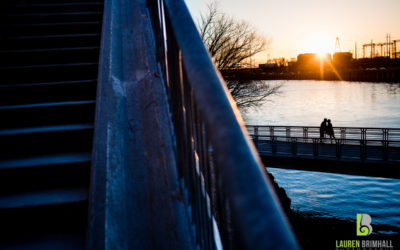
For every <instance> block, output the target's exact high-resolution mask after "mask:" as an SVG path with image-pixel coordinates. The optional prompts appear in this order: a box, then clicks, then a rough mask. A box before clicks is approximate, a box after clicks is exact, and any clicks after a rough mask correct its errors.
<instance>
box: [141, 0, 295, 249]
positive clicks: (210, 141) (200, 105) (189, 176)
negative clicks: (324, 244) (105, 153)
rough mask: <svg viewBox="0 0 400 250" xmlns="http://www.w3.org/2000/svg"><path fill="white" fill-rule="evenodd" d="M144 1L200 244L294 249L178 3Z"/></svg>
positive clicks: (238, 121)
mask: <svg viewBox="0 0 400 250" xmlns="http://www.w3.org/2000/svg"><path fill="white" fill-rule="evenodd" d="M146 6H147V7H148V9H149V16H150V19H151V21H152V25H153V32H154V37H155V40H156V47H157V49H158V53H157V57H158V61H159V65H160V68H161V69H163V70H162V72H163V76H162V78H163V79H164V80H165V86H166V92H167V94H168V100H169V103H170V110H171V115H172V120H173V123H174V129H175V136H176V144H177V148H176V158H177V162H178V171H179V175H180V177H181V178H182V188H183V189H184V190H185V191H184V195H183V196H184V197H183V199H184V200H185V201H186V202H187V206H188V207H189V210H190V211H191V215H192V223H193V224H194V225H195V228H196V230H195V231H196V233H195V234H196V242H197V244H198V245H199V246H200V248H201V249H218V248H219V247H220V246H219V244H218V239H217V238H218V237H219V235H220V236H221V241H222V246H223V247H224V248H226V249H233V248H241V249H297V248H298V246H297V243H296V240H295V238H294V236H293V233H292V232H291V230H290V226H289V224H288V222H287V220H286V218H285V215H284V214H283V212H282V209H281V208H280V205H279V202H278V200H277V198H276V195H275V193H274V191H273V189H272V185H271V184H270V183H269V180H268V179H267V177H266V175H265V173H264V167H263V165H262V163H261V160H260V158H259V156H258V154H257V151H256V149H255V147H254V145H253V143H252V142H251V140H250V138H249V137H248V136H246V134H247V131H246V128H245V126H244V123H243V120H242V118H241V116H240V114H239V111H238V109H237V107H236V105H235V102H234V101H233V99H232V97H231V95H230V94H229V91H228V89H227V87H226V85H225V82H224V80H223V79H222V77H221V75H220V74H219V73H218V71H217V70H216V68H215V67H214V65H213V64H212V61H211V58H210V56H209V54H208V52H207V51H206V49H205V47H204V44H203V42H202V40H201V38H200V36H199V34H198V31H197V29H196V27H195V25H194V23H193V20H192V18H191V16H190V14H189V12H188V10H187V7H186V5H185V4H184V2H183V0H147V1H146ZM214 222H216V223H214ZM215 224H217V226H215Z"/></svg>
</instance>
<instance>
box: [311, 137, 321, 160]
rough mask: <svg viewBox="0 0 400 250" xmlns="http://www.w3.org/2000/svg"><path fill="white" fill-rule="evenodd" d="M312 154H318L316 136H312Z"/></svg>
mask: <svg viewBox="0 0 400 250" xmlns="http://www.w3.org/2000/svg"><path fill="white" fill-rule="evenodd" d="M312 141H313V155H314V156H318V154H319V152H318V146H319V139H318V138H313V139H312Z"/></svg>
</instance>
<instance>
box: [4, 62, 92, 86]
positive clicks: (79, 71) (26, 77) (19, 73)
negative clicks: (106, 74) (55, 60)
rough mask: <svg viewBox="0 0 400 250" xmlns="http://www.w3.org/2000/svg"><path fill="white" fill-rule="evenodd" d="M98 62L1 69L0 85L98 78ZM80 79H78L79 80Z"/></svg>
mask: <svg viewBox="0 0 400 250" xmlns="http://www.w3.org/2000/svg"><path fill="white" fill-rule="evenodd" d="M97 68H98V64H97V62H90V63H68V64H46V65H32V66H11V67H0V75H1V78H0V84H3V83H15V84H18V83H27V82H50V81H54V82H56V81H72V80H77V78H78V77H79V78H81V77H82V76H86V77H87V78H92V79H93V78H97ZM79 78H78V79H79Z"/></svg>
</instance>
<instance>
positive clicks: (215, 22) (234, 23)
mask: <svg viewBox="0 0 400 250" xmlns="http://www.w3.org/2000/svg"><path fill="white" fill-rule="evenodd" d="M198 26H199V32H200V36H201V38H202V39H203V42H204V44H205V46H206V47H207V49H208V50H209V52H210V54H211V57H212V59H213V61H214V63H215V65H216V66H217V68H218V69H219V70H220V71H221V72H224V71H229V70H233V69H239V68H243V67H248V66H249V64H248V63H247V62H246V61H247V60H248V59H250V58H252V57H253V56H254V55H256V54H258V53H260V52H262V51H264V50H265V49H266V47H267V44H268V42H267V40H266V38H265V37H263V36H260V35H259V34H258V32H257V30H256V29H255V28H254V27H253V26H251V25H250V24H248V23H247V22H245V21H239V20H237V19H235V18H233V17H229V16H228V15H226V14H224V13H221V12H220V11H219V10H218V6H217V3H216V2H212V3H211V4H209V5H208V9H207V11H206V13H205V14H204V15H201V17H200V21H199V24H198ZM227 85H228V89H229V90H230V91H231V94H232V96H233V98H234V99H235V100H236V104H237V106H238V107H239V108H249V107H255V106H258V105H260V104H262V103H263V102H264V101H265V99H266V97H267V96H269V95H272V94H275V93H277V92H278V90H279V88H280V86H274V87H272V86H270V85H269V84H267V83H265V82H263V81H246V82H243V81H236V80H229V81H228V82H227Z"/></svg>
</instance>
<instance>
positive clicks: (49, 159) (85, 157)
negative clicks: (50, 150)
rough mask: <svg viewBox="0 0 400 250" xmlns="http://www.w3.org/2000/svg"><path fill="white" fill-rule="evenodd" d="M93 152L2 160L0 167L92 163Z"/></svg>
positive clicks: (13, 167)
mask: <svg viewBox="0 0 400 250" xmlns="http://www.w3.org/2000/svg"><path fill="white" fill-rule="evenodd" d="M90 160H91V153H70V154H58V155H45V156H37V157H29V158H17V159H7V160H2V161H0V169H15V168H32V167H38V166H53V165H64V164H77V163H90Z"/></svg>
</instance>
